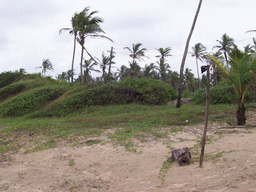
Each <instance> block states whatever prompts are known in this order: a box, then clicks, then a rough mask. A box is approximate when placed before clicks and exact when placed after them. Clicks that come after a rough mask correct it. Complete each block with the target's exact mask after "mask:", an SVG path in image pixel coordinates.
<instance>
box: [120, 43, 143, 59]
mask: <svg viewBox="0 0 256 192" xmlns="http://www.w3.org/2000/svg"><path fill="white" fill-rule="evenodd" d="M140 46H142V44H141V43H137V44H132V49H130V48H129V47H125V48H124V49H128V50H129V51H130V53H131V54H130V55H129V56H130V57H131V58H132V63H135V62H136V60H138V61H141V60H142V61H144V59H143V57H146V56H145V51H147V49H146V48H142V49H140Z"/></svg>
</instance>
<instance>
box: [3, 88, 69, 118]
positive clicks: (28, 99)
mask: <svg viewBox="0 0 256 192" xmlns="http://www.w3.org/2000/svg"><path fill="white" fill-rule="evenodd" d="M65 91H66V88H64V87H60V86H57V85H55V86H45V87H41V88H36V89H33V90H31V91H29V92H25V93H22V94H19V95H18V96H16V97H14V98H12V99H9V100H7V101H6V102H4V103H2V104H1V105H0V116H2V117H6V116H21V115H24V114H28V113H31V112H33V111H35V110H38V109H40V108H42V107H43V106H44V105H46V104H47V103H48V102H50V101H53V100H55V99H56V98H58V97H59V96H60V95H62V94H63V93H64V92H65Z"/></svg>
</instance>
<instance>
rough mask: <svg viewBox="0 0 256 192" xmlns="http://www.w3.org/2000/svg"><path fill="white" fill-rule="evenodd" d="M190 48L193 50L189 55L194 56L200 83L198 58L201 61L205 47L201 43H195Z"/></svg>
mask: <svg viewBox="0 0 256 192" xmlns="http://www.w3.org/2000/svg"><path fill="white" fill-rule="evenodd" d="M192 50H193V52H192V53H191V56H192V57H195V58H196V67H197V76H198V85H200V78H199V69H198V60H200V61H203V59H204V56H205V54H206V47H205V46H203V44H201V43H197V44H196V45H195V46H194V47H192Z"/></svg>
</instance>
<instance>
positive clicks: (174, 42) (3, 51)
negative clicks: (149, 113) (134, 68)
mask: <svg viewBox="0 0 256 192" xmlns="http://www.w3.org/2000/svg"><path fill="white" fill-rule="evenodd" d="M198 3H199V0H157V1H156V0H129V1H127V0H105V1H103V0H72V1H70V0H36V1H35V0H0V25H1V28H0V73H1V72H4V71H15V70H19V69H20V68H24V69H25V70H26V72H28V73H38V72H41V69H39V68H37V69H36V67H39V66H41V65H42V62H43V60H44V59H49V60H50V61H51V63H52V64H53V68H54V71H48V72H47V75H50V76H52V77H53V78H55V77H56V76H57V75H58V74H60V73H62V72H67V71H68V70H69V69H71V61H72V54H73V36H72V35H70V34H69V33H68V31H64V32H63V33H62V34H61V35H60V34H59V30H60V29H61V28H69V27H71V18H72V16H73V15H74V13H76V12H78V13H79V12H81V11H82V10H83V9H84V8H85V7H88V6H89V7H90V11H98V13H97V14H95V16H99V17H101V18H102V19H103V20H104V23H102V24H101V25H100V26H101V28H102V29H103V30H104V31H105V34H104V35H106V36H107V37H109V38H111V39H112V40H113V41H114V42H110V41H108V40H106V39H95V38H87V39H86V41H85V47H86V48H87V50H88V51H89V52H90V54H91V55H93V56H94V57H97V58H99V59H100V58H101V55H102V52H104V53H105V55H107V54H109V52H108V51H109V50H110V49H111V47H112V46H113V48H114V51H115V53H116V54H115V58H114V61H115V63H116V64H115V65H114V66H115V67H116V68H115V69H113V71H114V72H115V71H117V70H118V68H120V67H121V65H126V66H127V67H128V66H129V61H131V58H130V57H129V51H128V50H127V49H124V47H130V48H131V47H132V44H137V43H141V44H142V46H141V48H146V49H147V51H146V52H145V55H146V56H148V57H149V58H145V61H142V62H140V63H139V64H140V66H141V67H142V68H143V67H145V65H146V64H150V63H152V62H153V63H156V61H157V60H158V59H159V58H156V55H158V51H157V50H156V49H158V48H160V47H161V48H166V47H171V49H172V51H171V54H172V56H171V57H169V58H168V60H167V62H168V63H169V65H170V66H171V70H173V71H177V72H179V70H180V65H181V61H182V56H183V52H184V48H185V44H186V41H187V37H188V34H189V32H190V28H191V26H192V22H193V19H194V16H195V13H196V10H197V6H198ZM255 7H256V1H255V0H203V3H202V7H201V10H200V13H199V16H198V19H197V23H196V27H195V30H194V32H193V35H192V38H191V41H190V46H189V47H190V48H189V52H192V47H193V46H194V45H195V44H197V43H202V44H203V45H204V46H205V47H206V48H207V51H208V52H209V53H211V52H215V51H217V49H213V47H214V46H216V45H218V42H217V41H216V40H221V37H222V36H223V34H225V33H226V34H227V35H228V36H229V37H231V38H234V40H235V43H236V44H237V45H238V47H239V48H240V49H243V47H244V46H246V45H248V44H251V45H253V40H252V38H253V37H256V32H255V33H254V32H251V33H246V31H248V30H256V19H255V18H256V11H255ZM76 50H77V51H76V59H75V73H76V74H79V63H80V54H81V46H80V45H77V49H76ZM84 58H85V59H89V56H88V55H86V54H85V57H84ZM202 65H205V63H199V67H200V66H202ZM187 67H188V68H190V69H192V72H193V73H195V74H196V61H195V58H194V57H191V54H190V53H188V55H187V59H186V64H185V68H187ZM98 69H99V68H98ZM92 75H93V76H94V77H96V76H100V75H101V74H100V73H93V74H92ZM75 78H76V77H75Z"/></svg>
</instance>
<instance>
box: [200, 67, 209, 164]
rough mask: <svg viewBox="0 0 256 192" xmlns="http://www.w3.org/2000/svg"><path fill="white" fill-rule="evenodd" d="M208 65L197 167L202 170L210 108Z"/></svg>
mask: <svg viewBox="0 0 256 192" xmlns="http://www.w3.org/2000/svg"><path fill="white" fill-rule="evenodd" d="M209 67H210V66H209V65H207V89H206V110H205V124H204V132H203V137H202V148H201V154H200V162H199V167H200V168H202V166H203V159H204V148H205V141H206V132H207V126H208V117H209V106H210V74H209V73H210V72H209Z"/></svg>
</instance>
